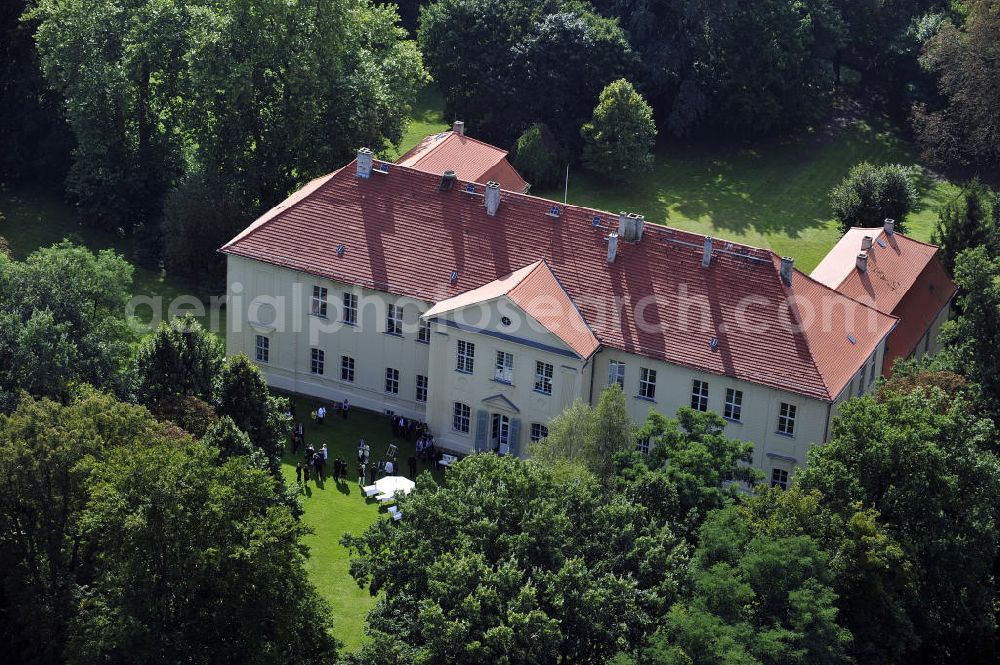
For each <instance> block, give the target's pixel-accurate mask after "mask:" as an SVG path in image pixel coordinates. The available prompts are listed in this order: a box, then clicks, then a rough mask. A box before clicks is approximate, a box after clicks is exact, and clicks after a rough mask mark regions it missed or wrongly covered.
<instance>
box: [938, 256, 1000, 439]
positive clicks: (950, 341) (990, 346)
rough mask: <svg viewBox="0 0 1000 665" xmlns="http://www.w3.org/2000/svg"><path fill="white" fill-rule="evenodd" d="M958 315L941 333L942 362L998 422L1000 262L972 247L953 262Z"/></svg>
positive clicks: (999, 384)
mask: <svg viewBox="0 0 1000 665" xmlns="http://www.w3.org/2000/svg"><path fill="white" fill-rule="evenodd" d="M955 282H956V283H957V284H958V288H959V295H958V307H959V309H960V310H961V312H962V313H961V315H960V316H958V317H957V318H955V319H953V320H951V321H948V322H947V323H945V325H944V326H943V327H942V329H941V341H942V343H943V344H944V346H945V349H944V351H943V352H942V356H943V358H942V360H943V361H944V362H946V363H948V364H949V365H950V366H951V367H953V368H954V369H955V370H957V371H958V372H960V373H962V374H963V375H965V376H966V377H967V378H968V379H970V380H971V381H974V382H975V383H977V384H979V386H980V387H981V389H982V391H983V396H984V399H985V401H986V408H987V411H988V413H989V414H990V415H991V416H992V418H993V419H994V421H995V422H1000V258H998V257H991V256H990V254H989V252H988V251H987V249H986V247H973V248H971V249H967V250H966V251H964V252H962V253H961V254H959V255H958V258H957V259H956V261H955Z"/></svg>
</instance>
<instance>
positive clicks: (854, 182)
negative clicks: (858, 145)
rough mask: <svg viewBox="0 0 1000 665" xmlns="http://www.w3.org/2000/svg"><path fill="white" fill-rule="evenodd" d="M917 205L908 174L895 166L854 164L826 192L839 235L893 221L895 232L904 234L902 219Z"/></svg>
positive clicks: (903, 168)
mask: <svg viewBox="0 0 1000 665" xmlns="http://www.w3.org/2000/svg"><path fill="white" fill-rule="evenodd" d="M916 204H917V192H916V188H915V187H914V186H913V182H912V180H911V179H910V173H909V171H908V170H907V169H906V167H904V166H900V165H899V164H887V165H882V166H878V165H875V164H869V163H868V162H861V163H860V164H856V165H855V166H854V168H852V169H851V172H850V173H849V174H848V175H847V177H846V178H844V180H843V182H841V183H840V184H839V185H837V186H836V187H834V189H833V191H832V192H830V206H831V207H832V208H833V214H834V216H835V217H836V218H837V219H838V220H839V221H840V230H841V232H846V231H847V230H848V229H850V228H851V227H854V226H863V227H868V228H875V227H880V226H882V225H883V223H884V222H885V220H886V219H887V218H888V219H894V220H896V227H895V228H896V230H897V231H899V232H900V233H905V232H906V217H907V215H909V214H910V212H911V211H912V210H913V208H914V207H915V206H916Z"/></svg>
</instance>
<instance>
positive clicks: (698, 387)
mask: <svg viewBox="0 0 1000 665" xmlns="http://www.w3.org/2000/svg"><path fill="white" fill-rule="evenodd" d="M691 408H692V409H694V410H695V411H708V381H699V380H698V379H695V380H694V381H693V382H692V383H691Z"/></svg>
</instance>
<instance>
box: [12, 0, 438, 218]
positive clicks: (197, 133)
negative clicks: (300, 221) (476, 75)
mask: <svg viewBox="0 0 1000 665" xmlns="http://www.w3.org/2000/svg"><path fill="white" fill-rule="evenodd" d="M30 16H31V18H32V20H35V21H37V22H38V31H37V34H36V39H37V43H38V48H39V52H40V54H41V61H42V64H43V67H44V71H45V75H46V78H47V80H48V81H49V84H50V85H51V86H52V87H53V88H55V89H56V90H57V91H58V92H59V93H60V94H61V95H62V97H63V98H64V99H65V104H66V117H67V119H68V121H69V124H70V127H71V128H72V130H73V134H74V136H75V137H76V141H77V150H76V153H75V155H76V158H75V162H74V165H73V169H72V171H71V174H70V180H69V185H70V191H71V193H72V194H73V195H74V196H75V198H76V199H77V201H78V203H79V205H80V206H81V212H82V213H83V215H84V218H85V219H86V220H87V221H89V222H91V223H94V224H98V225H101V226H105V227H111V228H117V227H124V228H131V227H132V226H133V225H134V224H136V223H143V224H147V223H151V222H153V221H156V220H158V217H159V214H160V207H161V204H162V202H163V197H164V195H165V194H166V193H167V192H168V191H169V189H170V188H171V187H173V186H174V184H175V183H176V181H177V178H178V177H179V176H180V175H181V174H183V173H185V172H187V171H189V170H191V169H192V168H193V169H195V170H197V171H199V172H201V173H204V174H205V176H206V177H207V178H208V179H209V181H210V182H211V184H212V186H213V187H214V188H215V189H216V191H218V192H219V193H220V194H221V195H224V196H226V197H230V198H232V199H233V200H235V201H237V202H239V203H240V204H241V205H242V206H243V207H244V208H246V209H259V208H261V207H264V208H267V207H269V206H271V205H273V204H274V203H276V202H277V201H279V200H280V199H281V198H283V197H284V196H285V195H286V194H287V193H288V191H289V190H290V189H291V188H292V187H294V185H295V184H297V183H299V182H301V181H302V180H304V179H306V178H309V177H311V176H314V175H317V174H318V173H320V172H325V171H328V170H329V169H330V168H332V167H333V166H334V165H338V164H340V163H342V162H343V161H344V160H345V159H347V158H349V156H350V155H352V154H353V152H354V151H355V150H356V149H357V148H358V146H360V145H368V146H369V147H371V148H373V149H381V148H384V147H386V146H387V145H388V144H389V143H394V142H397V141H398V140H399V139H400V138H401V137H402V131H403V126H404V124H405V119H406V117H407V112H408V109H409V104H410V103H411V101H412V100H413V98H414V97H415V94H416V88H417V86H418V85H420V84H422V83H423V82H424V80H425V75H424V72H423V68H422V64H421V58H420V54H419V53H418V52H417V50H416V47H415V45H414V44H413V43H412V42H410V41H407V40H405V39H404V37H405V31H403V30H402V29H401V28H399V27H397V26H396V20H397V15H396V13H395V11H394V10H393V9H392V8H389V7H375V6H373V5H371V4H370V3H369V2H362V3H357V2H351V1H349V0H294V1H292V2H268V3H259V2H253V1H251V0H178V1H177V2H163V1H161V0H127V1H126V2H118V1H117V0H40V1H39V2H38V4H37V6H36V8H35V9H34V10H33V11H32V12H31V13H30Z"/></svg>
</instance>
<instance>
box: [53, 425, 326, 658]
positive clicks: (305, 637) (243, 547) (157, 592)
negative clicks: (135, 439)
mask: <svg viewBox="0 0 1000 665" xmlns="http://www.w3.org/2000/svg"><path fill="white" fill-rule="evenodd" d="M91 485H92V489H91V497H90V501H89V502H88V504H87V506H86V508H85V509H84V510H83V512H82V514H81V516H80V524H81V527H82V530H83V535H84V537H85V538H86V539H87V540H88V541H89V542H90V545H91V547H92V548H93V552H94V555H93V558H92V559H91V565H92V576H93V581H92V582H91V583H90V584H89V585H88V587H87V588H86V589H85V590H82V591H81V593H80V597H79V602H78V605H77V607H78V610H77V612H76V615H75V616H74V618H73V620H72V622H71V624H70V629H69V648H68V649H67V656H68V658H67V661H68V662H69V663H80V664H84V663H93V662H102V663H112V664H114V663H121V664H122V665H125V664H127V663H134V662H144V663H163V664H164V665H166V664H167V663H178V662H255V663H273V664H274V665H279V664H282V663H288V662H304V663H317V664H318V663H329V662H332V661H333V660H335V659H336V651H337V642H336V640H335V639H334V638H333V637H332V635H331V621H330V610H329V607H328V606H327V605H326V603H325V602H324V601H323V600H322V599H321V598H320V596H319V594H318V593H317V592H316V590H315V589H314V588H313V587H312V586H311V585H310V584H309V581H308V579H307V576H306V570H305V558H306V551H305V548H304V547H303V546H302V544H301V538H302V536H303V535H304V534H305V533H306V532H307V528H306V527H305V526H304V525H303V524H302V523H301V522H299V521H298V520H296V519H295V518H294V516H293V515H292V514H291V512H290V510H289V509H288V508H287V507H286V506H283V505H282V504H281V502H280V496H279V492H278V486H277V483H276V481H275V479H274V478H273V476H272V475H271V474H270V473H269V472H268V471H267V470H265V469H260V468H257V467H256V466H255V465H254V464H253V462H252V461H251V460H250V459H249V458H247V457H245V456H242V455H236V456H233V457H230V458H228V459H227V460H225V461H224V462H223V463H222V464H221V465H220V464H219V451H218V450H217V449H215V448H213V447H211V446H209V445H206V444H204V443H198V442H193V441H191V440H189V439H186V440H183V441H182V443H181V444H180V445H178V444H176V443H175V444H174V445H144V446H132V447H119V448H117V449H115V450H114V451H113V452H112V453H111V454H110V455H108V457H107V458H106V459H105V460H104V461H103V462H101V463H99V464H98V465H97V466H96V467H95V469H94V472H93V476H92V478H91Z"/></svg>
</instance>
